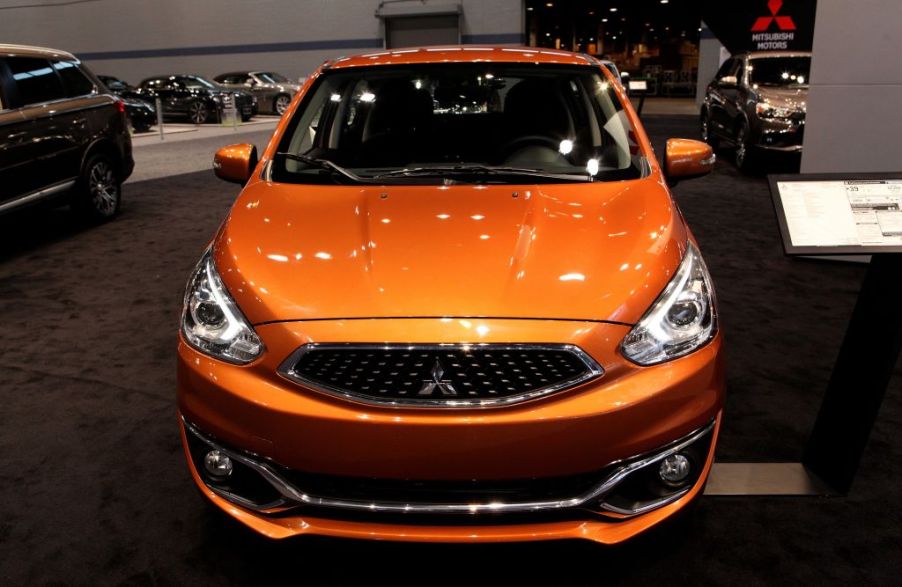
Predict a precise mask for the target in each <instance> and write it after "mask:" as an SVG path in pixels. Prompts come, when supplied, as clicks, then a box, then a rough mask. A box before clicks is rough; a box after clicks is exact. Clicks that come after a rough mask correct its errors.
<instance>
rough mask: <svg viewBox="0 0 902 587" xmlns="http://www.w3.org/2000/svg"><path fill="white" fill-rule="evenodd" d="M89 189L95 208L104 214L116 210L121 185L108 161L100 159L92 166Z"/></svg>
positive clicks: (107, 214)
mask: <svg viewBox="0 0 902 587" xmlns="http://www.w3.org/2000/svg"><path fill="white" fill-rule="evenodd" d="M88 191H89V192H90V194H91V203H92V204H93V205H94V209H95V210H97V212H99V213H100V214H101V215H103V216H110V215H112V214H113V213H114V212H115V211H116V206H117V205H118V202H119V186H118V185H117V184H116V174H115V173H113V168H112V167H111V166H110V164H109V163H107V162H106V161H98V162H97V163H95V164H94V165H92V166H91V170H90V172H89V173H88Z"/></svg>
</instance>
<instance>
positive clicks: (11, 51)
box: [0, 43, 77, 61]
mask: <svg viewBox="0 0 902 587" xmlns="http://www.w3.org/2000/svg"><path fill="white" fill-rule="evenodd" d="M0 55H4V56H7V57H26V56H27V57H48V58H49V57H57V58H62V59H73V60H76V61H77V58H76V57H75V55H73V54H72V53H69V52H68V51H60V50H59V49H50V48H49V47H34V46H32V45H6V44H3V43H0Z"/></svg>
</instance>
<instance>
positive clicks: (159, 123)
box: [154, 98, 165, 141]
mask: <svg viewBox="0 0 902 587" xmlns="http://www.w3.org/2000/svg"><path fill="white" fill-rule="evenodd" d="M154 103H155V105H156V107H157V128H158V129H160V140H161V141H162V140H165V139H164V138H163V103H162V102H161V101H160V99H159V98H157V99H156V100H154Z"/></svg>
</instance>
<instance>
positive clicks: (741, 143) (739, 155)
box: [736, 128, 747, 166]
mask: <svg viewBox="0 0 902 587" xmlns="http://www.w3.org/2000/svg"><path fill="white" fill-rule="evenodd" d="M746 149H747V147H746V146H745V129H744V128H741V129H739V134H738V135H736V164H737V165H739V166H742V164H743V163H745V155H746Z"/></svg>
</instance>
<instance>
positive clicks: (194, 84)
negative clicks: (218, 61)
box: [184, 75, 216, 89]
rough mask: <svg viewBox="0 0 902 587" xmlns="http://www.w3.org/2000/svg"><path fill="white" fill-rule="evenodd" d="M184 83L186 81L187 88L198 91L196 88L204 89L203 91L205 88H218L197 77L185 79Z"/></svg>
mask: <svg viewBox="0 0 902 587" xmlns="http://www.w3.org/2000/svg"><path fill="white" fill-rule="evenodd" d="M184 81H185V86H187V87H189V88H192V89H196V88H202V89H203V88H216V86H215V85H214V84H212V83H211V82H208V81H207V80H205V79H204V78H202V77H198V76H196V75H192V76H189V77H186V78H185V79H184Z"/></svg>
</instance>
